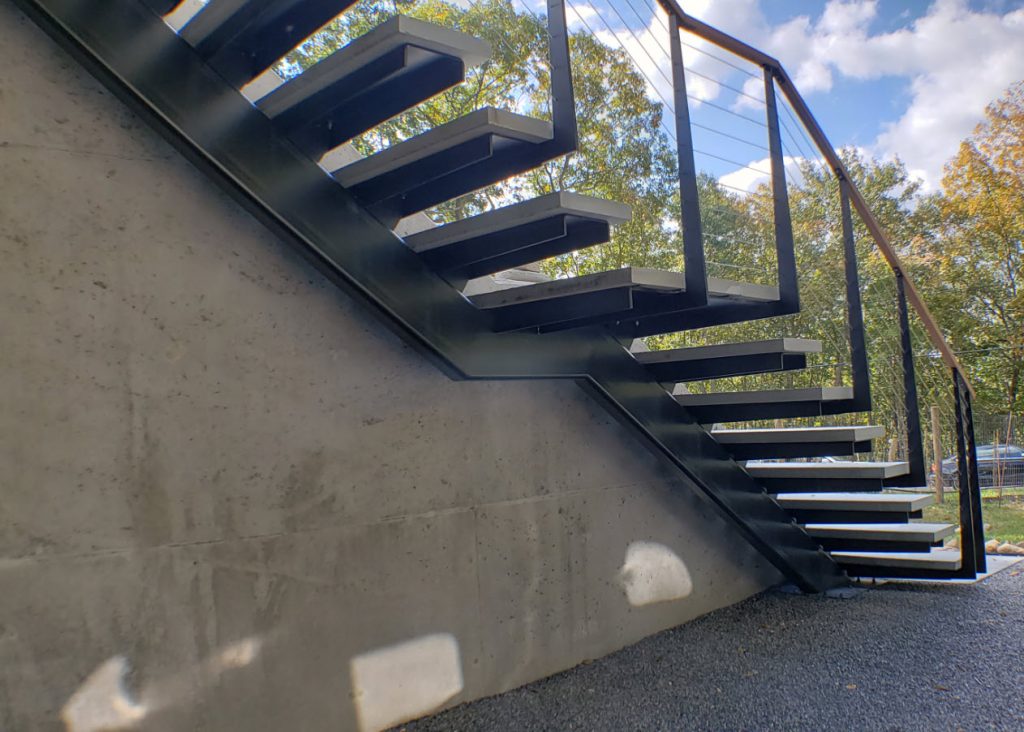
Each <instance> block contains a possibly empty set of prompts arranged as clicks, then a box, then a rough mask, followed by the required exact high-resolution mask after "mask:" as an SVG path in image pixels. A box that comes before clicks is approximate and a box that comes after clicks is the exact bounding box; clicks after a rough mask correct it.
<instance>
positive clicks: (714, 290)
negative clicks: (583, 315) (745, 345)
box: [472, 267, 779, 309]
mask: <svg viewBox="0 0 1024 732" xmlns="http://www.w3.org/2000/svg"><path fill="white" fill-rule="evenodd" d="M624 287H629V288H635V289H639V290H647V291H653V292H664V293H679V292H684V291H685V290H686V280H685V277H684V275H683V273H682V272H669V271H665V270H658V269H648V268H646V267H623V268H622V269H615V270H610V271H608V272H596V273H594V274H589V275H583V276H582V277H570V278H566V279H561V280H552V281H551V282H544V283H540V284H536V285H530V286H528V287H516V288H512V289H509V290H501V291H498V292H488V293H486V294H484V295H478V296H476V297H474V298H472V300H473V303H474V304H475V305H476V306H477V307H480V308H484V309H488V308H497V307H503V306H505V305H519V304H522V303H527V302H537V301H540V300H551V299H555V298H560V297H568V296H570V295H582V294H587V293H592V292H599V291H601V290H614V289H619V288H624ZM708 294H709V295H711V296H713V297H718V298H736V299H741V300H754V301H759V302H770V301H773V300H777V299H778V297H779V288H777V287H769V286H765V285H754V284H750V283H746V282H734V281H732V280H723V279H718V278H715V277H709V278H708Z"/></svg>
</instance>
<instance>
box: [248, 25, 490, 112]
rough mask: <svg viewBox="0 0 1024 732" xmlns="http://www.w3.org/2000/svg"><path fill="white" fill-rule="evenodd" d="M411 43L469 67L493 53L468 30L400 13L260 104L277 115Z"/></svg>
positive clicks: (293, 80) (276, 91) (481, 61)
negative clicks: (465, 31) (456, 59)
mask: <svg viewBox="0 0 1024 732" xmlns="http://www.w3.org/2000/svg"><path fill="white" fill-rule="evenodd" d="M408 45H411V46H415V47H416V48H420V49H423V50H426V51H431V52H433V53H437V54H442V55H445V56H452V57H457V58H460V59H462V61H463V62H464V63H465V64H466V66H477V65H479V64H481V63H483V62H484V61H486V60H487V59H488V58H490V54H491V48H490V45H489V44H488V43H487V42H486V41H482V40H480V39H478V38H475V37H473V36H471V35H469V34H467V33H462V32H461V31H457V30H452V29H451V28H443V27H441V26H438V25H434V24H433V23H427V22H425V21H422V20H417V19H416V18H408V17H406V16H403V15H397V16H395V17H393V18H391V19H389V20H387V21H385V22H384V23H382V24H380V25H379V26H377V27H376V28H374V29H373V30H371V31H369V32H368V33H366V34H364V35H362V36H360V37H359V38H356V39H355V40H353V41H352V42H351V43H349V44H348V45H346V46H344V47H342V48H340V49H338V50H337V51H335V52H334V53H332V54H331V55H330V56H328V57H326V58H325V59H323V60H322V61H320V62H319V63H317V64H315V65H313V66H312V67H310V68H309V69H307V70H306V71H304V72H303V73H301V74H299V75H298V76H295V77H294V78H292V79H290V80H289V81H287V82H286V83H284V84H283V85H281V86H279V87H278V88H277V89H275V90H274V91H273V92H271V93H270V94H268V95H267V96H265V97H264V98H263V99H261V100H260V101H259V102H257V106H258V107H259V108H260V109H261V110H262V111H263V113H264V114H266V115H267V116H268V117H271V118H273V117H276V116H278V115H280V114H282V113H284V112H285V111H287V110H289V109H291V108H293V107H295V106H296V105H297V104H300V103H301V102H303V101H305V100H306V99H308V98H310V97H311V96H313V95H315V94H319V93H320V92H322V91H323V90H325V89H326V88H328V87H330V86H331V85H332V84H335V83H336V82H337V81H338V80H340V79H343V78H345V77H346V76H349V75H351V74H352V73H353V72H355V71H357V70H358V69H360V68H361V67H363V66H366V65H367V64H368V63H370V62H371V61H373V60H374V59H377V58H379V57H381V56H383V55H384V54H386V53H388V52H390V51H393V50H395V49H397V48H401V47H402V46H408Z"/></svg>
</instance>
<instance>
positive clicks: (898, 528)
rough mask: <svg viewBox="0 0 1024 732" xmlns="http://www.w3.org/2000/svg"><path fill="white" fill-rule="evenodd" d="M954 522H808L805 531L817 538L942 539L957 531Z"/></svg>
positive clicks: (927, 540) (932, 540) (930, 541)
mask: <svg viewBox="0 0 1024 732" xmlns="http://www.w3.org/2000/svg"><path fill="white" fill-rule="evenodd" d="M956 528H957V527H956V526H955V525H953V524H941V523H924V522H911V523H906V524H869V523H863V524H847V523H808V524H805V525H804V531H806V532H807V533H808V534H810V535H811V536H813V537H816V538H821V539H825V538H829V539H832V538H835V539H872V540H875V541H921V542H928V543H934V542H937V541H942V540H943V539H945V538H946V537H948V536H952V535H953V534H954V533H955V532H956Z"/></svg>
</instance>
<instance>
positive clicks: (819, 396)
mask: <svg viewBox="0 0 1024 732" xmlns="http://www.w3.org/2000/svg"><path fill="white" fill-rule="evenodd" d="M675 398H676V400H677V401H678V402H679V403H680V404H682V405H683V406H690V405H692V406H715V405H719V404H771V403H783V404H785V403H791V402H826V401H834V400H844V399H853V389H852V388H851V387H848V386H814V387H807V388H804V389H765V390H759V391H719V392H712V393H710V394H676V395H675Z"/></svg>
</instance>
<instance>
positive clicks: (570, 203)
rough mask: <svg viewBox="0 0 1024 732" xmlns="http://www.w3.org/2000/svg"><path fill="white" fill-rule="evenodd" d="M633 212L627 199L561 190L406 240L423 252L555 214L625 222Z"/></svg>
mask: <svg viewBox="0 0 1024 732" xmlns="http://www.w3.org/2000/svg"><path fill="white" fill-rule="evenodd" d="M631 215H632V212H631V209H630V207H629V206H627V205H626V204H624V203H618V202H616V201H609V200H607V199H603V198H596V197H594V196H585V195H582V194H579V193H571V192H569V191H558V192H555V193H549V194H547V195H544V196H539V197H538V198H533V199H530V200H528V201H523V202H521V203H514V204H512V205H510V206H503V207H502V208H497V209H494V210H493V211H487V212H485V213H482V214H479V215H477V216H472V217H470V218H467V219H462V220H461V221H455V222H453V223H451V224H445V225H444V226H438V227H436V228H434V229H428V230H427V231H422V232H419V233H417V234H413V235H412V236H408V237H406V238H405V243H406V244H407V245H409V247H410V248H411V249H412V250H413V251H415V252H419V253H422V252H426V251H431V250H434V249H439V248H441V247H445V246H448V245H451V244H454V243H457V242H461V241H465V240H466V239H473V238H477V237H482V236H487V235H489V234H494V233H496V232H499V231H503V230H505V229H511V228H513V227H516V226H521V225H523V224H528V223H532V222H535V221H539V220H542V219H545V218H548V217H552V216H577V217H580V218H586V219H596V220H601V221H606V222H608V223H609V224H621V223H623V222H625V221H628V220H629V219H630V216H631Z"/></svg>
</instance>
